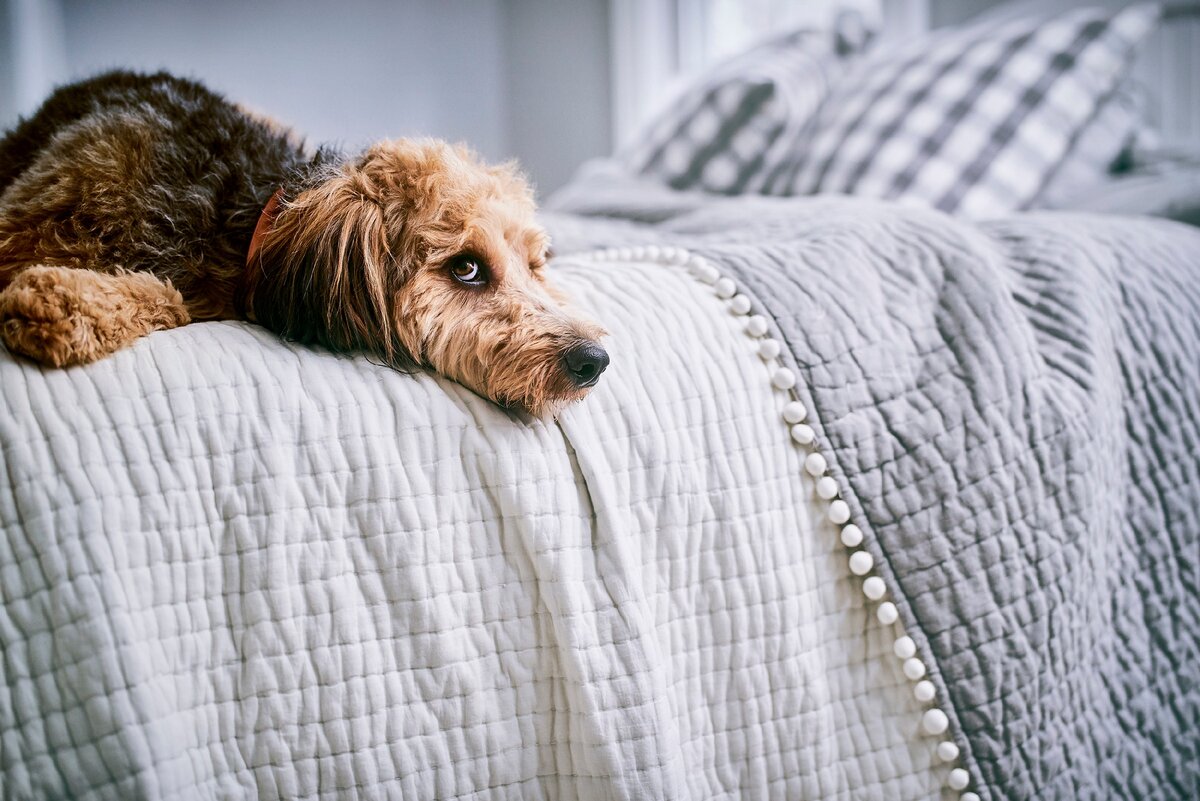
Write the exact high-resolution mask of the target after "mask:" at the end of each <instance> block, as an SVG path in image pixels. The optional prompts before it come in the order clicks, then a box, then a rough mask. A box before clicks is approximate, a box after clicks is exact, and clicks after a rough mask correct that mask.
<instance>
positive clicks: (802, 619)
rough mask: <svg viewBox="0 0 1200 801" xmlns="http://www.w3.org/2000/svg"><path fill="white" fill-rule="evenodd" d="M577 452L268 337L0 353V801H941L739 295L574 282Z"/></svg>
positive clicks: (217, 330)
mask: <svg viewBox="0 0 1200 801" xmlns="http://www.w3.org/2000/svg"><path fill="white" fill-rule="evenodd" d="M556 270H557V273H558V275H559V277H560V280H561V282H562V283H563V285H564V287H565V288H566V289H567V290H568V291H569V292H570V293H572V294H573V295H574V296H575V297H576V299H577V300H578V301H579V303H580V305H581V306H583V307H585V308H588V309H590V310H591V312H592V313H593V314H594V315H595V316H596V317H597V318H598V319H599V320H601V321H602V322H603V323H604V324H605V325H606V327H607V328H608V329H609V330H610V331H611V337H610V339H609V340H608V345H609V349H610V352H611V354H612V357H613V363H612V366H611V367H610V368H609V370H608V372H607V373H606V374H605V375H604V378H603V379H602V380H601V382H600V385H599V387H598V388H597V389H596V390H595V391H594V392H593V393H592V395H591V396H590V397H589V398H588V400H586V401H585V402H584V403H582V404H580V405H578V406H576V407H574V408H572V409H571V410H569V411H568V412H567V413H566V414H565V415H564V416H563V417H562V419H561V420H560V421H559V422H558V423H557V424H555V423H546V422H541V421H536V420H530V419H519V418H518V417H517V416H515V415H511V414H509V413H507V412H505V411H502V410H500V409H498V408H497V407H495V406H493V405H491V404H489V403H488V402H486V401H484V400H482V399H480V398H478V397H476V396H474V395H472V394H471V393H470V392H468V391H466V390H464V389H462V388H460V387H458V386H457V385H455V384H453V383H451V382H449V381H445V380H442V379H440V378H437V377H434V376H431V375H428V374H423V373H418V374H416V375H403V374H400V373H396V372H393V371H391V370H388V369H386V368H383V367H379V366H376V365H373V364H371V363H370V362H368V361H367V360H366V359H364V358H351V357H345V356H342V357H339V356H333V355H330V354H328V353H325V352H319V351H316V350H312V349H308V348H303V347H295V346H289V345H285V344H282V343H280V342H279V341H277V340H276V339H275V338H274V337H273V336H272V335H270V334H268V333H267V332H265V331H263V330H261V329H258V328H255V327H251V326H246V325H238V324H205V325H193V326H188V327H186V328H183V329H181V330H178V331H173V332H167V333H160V334H155V335H153V336H151V337H149V338H147V339H145V340H144V341H142V342H141V343H139V344H138V345H137V346H136V347H134V348H133V349H131V350H129V351H127V352H124V353H121V354H119V355H117V356H116V357H115V358H112V359H109V360H107V361H104V362H102V363H99V364H95V365H92V366H89V367H86V368H78V369H71V370H62V371H57V370H42V369H40V368H37V367H35V366H32V365H30V364H28V363H25V362H19V361H16V360H14V359H13V358H12V357H11V356H9V355H8V354H6V353H4V352H3V351H2V350H0V448H2V450H0V454H2V458H3V471H2V472H0V527H2V529H3V534H2V536H0V601H2V606H0V647H2V649H3V652H2V654H0V798H3V799H42V798H68V797H69V798H78V799H90V798H112V799H142V798H146V799H149V798H188V799H191V798H203V799H232V798H288V799H293V798H330V799H333V798H350V797H361V798H372V799H373V798H399V797H403V798H413V799H432V798H514V799H536V798H546V799H606V798H621V799H642V798H677V799H701V798H766V797H770V798H788V799H851V798H853V799H888V800H889V801H890V800H892V799H905V798H935V797H938V794H939V790H938V789H937V788H938V787H939V786H940V785H941V783H942V779H943V778H944V777H942V776H940V775H939V772H940V771H944V770H945V768H939V767H936V766H934V765H933V762H934V760H933V758H932V756H931V745H932V744H931V743H930V742H929V741H928V740H923V739H922V738H920V737H919V736H918V734H917V729H918V726H919V721H920V710H921V706H920V705H918V704H917V702H916V701H915V700H914V699H913V698H912V697H911V683H910V682H909V681H908V680H907V679H905V678H904V676H903V675H902V674H901V672H900V670H899V664H898V661H897V660H896V659H895V658H894V657H892V655H891V653H890V646H891V643H890V636H889V635H888V634H886V633H885V630H884V628H883V627H881V626H879V625H878V624H877V623H875V622H874V621H873V620H872V619H869V617H868V610H867V609H866V607H865V603H864V599H863V596H862V593H861V590H860V586H861V582H860V581H859V580H858V579H854V578H852V577H851V576H850V575H849V573H848V571H847V569H846V553H845V550H844V548H842V546H841V545H840V544H839V543H838V542H837V538H836V535H835V532H834V527H833V526H832V525H830V524H829V523H827V522H826V521H825V520H824V519H823V518H819V517H818V514H819V511H820V509H821V508H823V507H822V505H820V503H821V502H818V501H817V500H816V498H815V496H814V494H813V491H812V485H811V482H810V481H809V479H808V478H807V476H806V475H804V474H803V470H802V465H801V459H802V457H803V452H802V451H800V450H799V449H798V448H797V447H796V446H795V445H794V444H793V443H792V442H790V440H789V438H788V436H787V430H786V428H785V427H784V426H783V425H782V424H781V422H780V420H779V407H780V403H781V400H780V397H781V396H780V395H779V394H778V393H777V392H775V391H774V390H772V389H771V387H770V385H769V382H768V373H767V371H766V369H765V368H764V366H763V364H762V362H761V361H760V360H759V359H758V357H757V356H756V355H755V353H754V343H753V342H752V341H751V340H749V339H748V338H747V337H746V336H745V335H744V334H743V333H742V332H741V323H740V322H739V321H738V320H737V319H735V318H734V317H732V316H731V315H730V314H729V313H728V312H727V311H726V310H725V307H724V305H723V304H722V303H720V302H719V301H718V300H716V299H715V298H714V297H713V295H712V291H711V289H709V288H708V287H705V286H703V285H702V284H699V283H697V282H695V281H693V280H692V279H691V278H690V277H688V276H687V275H686V273H684V272H683V271H682V270H675V269H672V268H667V267H663V266H658V265H637V264H611V263H610V264H604V265H591V266H583V265H571V264H565V263H564V264H562V265H560V266H559V267H557V268H556Z"/></svg>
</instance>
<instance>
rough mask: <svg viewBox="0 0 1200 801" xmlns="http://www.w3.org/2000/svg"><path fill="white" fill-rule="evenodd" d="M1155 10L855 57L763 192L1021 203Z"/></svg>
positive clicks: (949, 34)
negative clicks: (830, 193)
mask: <svg viewBox="0 0 1200 801" xmlns="http://www.w3.org/2000/svg"><path fill="white" fill-rule="evenodd" d="M1157 18H1158V9H1157V7H1156V6H1152V5H1140V6H1133V7H1131V8H1128V9H1125V10H1124V11H1121V12H1119V13H1117V14H1115V15H1110V14H1109V13H1106V12H1103V11H1098V10H1095V9H1085V10H1082V11H1074V12H1071V13H1068V14H1064V15H1061V16H1058V17H1055V18H1053V19H1050V20H1028V19H1026V20H1018V21H1016V22H1012V23H1009V24H1007V25H1002V26H999V27H996V26H993V25H976V26H971V27H967V28H957V29H948V30H945V31H939V32H937V33H935V34H933V35H931V36H929V37H925V38H923V39H922V40H920V41H917V42H913V43H911V44H910V45H908V46H905V47H903V48H901V49H893V50H889V51H880V52H878V53H875V54H868V55H867V56H865V57H864V58H863V59H861V60H860V62H859V63H858V64H856V65H855V67H854V68H853V70H852V71H851V73H850V74H848V75H847V76H846V78H845V79H844V80H842V81H840V82H839V83H838V84H837V85H836V86H835V87H833V89H831V91H830V92H829V94H828V97H826V99H825V102H824V104H823V106H822V108H821V110H820V111H819V113H818V114H817V116H816V118H815V119H814V121H813V125H812V127H811V129H809V130H806V131H804V132H803V134H802V135H801V136H800V137H798V138H797V139H796V140H795V141H793V143H792V147H790V148H789V149H788V152H787V155H786V156H785V157H784V158H783V159H781V160H780V161H779V162H778V163H776V164H772V165H769V166H768V168H767V173H768V174H767V176H766V179H765V182H764V191H766V192H768V193H770V194H786V195H799V194H813V193H818V192H833V193H846V194H853V195H865V196H870V197H878V198H891V199H903V200H913V201H919V202H921V203H924V204H928V205H931V206H934V207H936V208H939V209H942V210H943V211H947V212H951V213H960V214H962V215H964V216H968V217H987V216H992V215H996V214H1003V213H1006V212H1009V211H1012V210H1015V209H1021V208H1026V207H1028V206H1029V205H1030V204H1031V202H1032V201H1033V200H1034V199H1035V198H1036V197H1037V195H1038V193H1039V192H1040V191H1041V189H1042V187H1043V186H1044V184H1045V183H1046V181H1047V180H1048V179H1049V177H1050V176H1051V175H1052V174H1053V173H1054V172H1055V171H1056V169H1057V168H1058V166H1059V165H1060V163H1061V161H1062V160H1063V158H1064V156H1066V154H1067V153H1068V152H1069V151H1070V149H1071V145H1072V143H1073V142H1074V141H1076V139H1077V138H1078V137H1079V136H1080V134H1081V133H1082V132H1083V131H1084V129H1085V128H1086V127H1087V125H1088V123H1089V122H1090V121H1092V120H1093V118H1094V117H1095V116H1096V113H1097V111H1098V110H1099V108H1100V107H1101V105H1102V104H1103V103H1104V101H1105V100H1107V99H1108V98H1109V96H1110V95H1111V94H1112V93H1113V92H1114V89H1115V87H1116V86H1117V85H1118V84H1119V82H1120V81H1121V79H1122V78H1123V76H1124V73H1125V71H1126V69H1127V67H1128V64H1129V61H1130V59H1131V57H1132V55H1133V51H1134V48H1135V47H1136V45H1137V44H1138V43H1139V42H1141V41H1142V39H1144V38H1145V37H1146V36H1147V34H1149V32H1150V31H1151V30H1152V29H1153V27H1154V25H1155V23H1156V22H1157Z"/></svg>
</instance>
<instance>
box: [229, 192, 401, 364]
mask: <svg viewBox="0 0 1200 801" xmlns="http://www.w3.org/2000/svg"><path fill="white" fill-rule="evenodd" d="M361 180H362V177H361V176H351V175H345V174H340V175H337V176H335V177H334V178H331V179H330V180H327V181H325V182H324V183H322V184H321V185H319V186H317V187H314V188H312V189H308V190H305V191H303V192H301V193H300V194H299V195H298V196H297V197H296V198H295V199H294V200H292V201H290V202H286V203H285V204H284V205H283V208H282V210H281V211H280V212H279V215H278V216H277V217H276V218H275V222H274V224H273V225H272V227H271V230H270V231H269V232H268V233H267V234H266V235H264V237H263V240H262V243H261V245H260V247H259V249H258V251H257V253H256V254H255V257H254V259H253V261H252V263H251V264H250V265H248V268H247V269H248V270H249V274H248V276H247V292H246V311H247V313H248V314H247V316H248V317H250V319H251V320H253V321H255V322H258V323H260V324H261V325H263V326H265V327H267V328H269V329H271V330H272V331H275V332H276V333H278V334H280V335H281V336H283V337H284V338H286V339H292V340H296V341H298V342H311V343H318V344H321V345H325V346H327V347H329V348H333V349H336V350H343V351H344V350H356V349H364V350H368V351H370V352H372V353H374V354H375V355H377V356H379V357H381V358H383V359H384V360H385V362H386V363H388V364H390V365H392V366H398V367H401V366H410V365H411V360H410V359H409V357H408V355H407V354H406V353H405V352H404V349H403V347H402V346H401V344H400V340H399V338H398V336H397V332H396V323H395V320H394V319H393V317H392V305H393V304H392V298H394V296H395V291H396V289H397V288H398V287H397V286H396V282H397V280H398V279H397V270H396V268H395V265H394V259H393V255H392V252H391V248H390V246H389V243H388V236H387V228H386V225H385V222H384V215H383V209H382V208H381V207H380V206H379V204H378V203H376V202H375V201H374V200H372V199H371V198H370V197H368V196H367V194H366V193H365V192H364V191H362V187H361V185H360V184H361Z"/></svg>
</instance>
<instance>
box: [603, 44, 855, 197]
mask: <svg viewBox="0 0 1200 801" xmlns="http://www.w3.org/2000/svg"><path fill="white" fill-rule="evenodd" d="M865 39H866V34H865V33H864V34H863V35H861V36H857V35H856V36H855V38H854V39H851V38H849V37H847V36H846V35H844V34H839V33H837V32H833V33H831V32H828V31H820V32H818V31H809V30H804V31H796V32H793V33H790V34H787V35H785V36H782V37H780V38H777V39H775V40H773V41H770V42H767V43H765V44H763V45H760V46H759V47H756V48H753V49H752V50H750V51H748V52H746V53H744V54H742V55H740V56H737V57H735V58H734V59H732V60H730V61H727V62H725V63H723V64H721V65H720V66H718V67H716V68H714V69H713V70H712V71H711V72H710V73H709V74H708V76H706V77H705V78H703V79H701V80H700V81H699V82H698V84H697V85H696V86H695V87H694V88H692V89H691V90H690V91H688V92H686V93H685V94H684V95H683V96H682V97H681V98H680V99H679V100H678V101H676V102H675V103H674V104H672V105H671V106H670V108H668V109H667V111H666V112H664V113H663V114H661V115H659V117H658V118H657V119H655V120H654V121H653V122H651V124H650V125H649V126H647V128H646V130H645V131H643V132H642V134H641V135H640V136H639V137H638V139H637V141H635V143H634V144H633V145H632V146H631V147H630V148H628V149H626V150H625V152H623V153H619V154H618V156H617V158H618V160H619V161H621V162H623V163H624V164H625V166H626V167H627V168H628V169H630V170H632V171H633V172H635V173H640V174H642V175H646V176H650V177H654V178H658V179H659V180H662V181H663V182H665V183H667V184H668V185H670V186H672V187H674V188H675V189H702V190H705V191H709V192H718V193H722V194H739V193H742V192H745V191H748V190H752V189H756V188H757V186H758V185H761V179H762V177H763V168H764V165H766V164H768V163H770V162H771V160H772V158H775V159H778V158H779V157H780V155H778V154H774V151H775V150H776V149H777V148H778V147H779V146H781V145H785V144H786V143H787V142H789V141H792V140H793V139H794V138H795V137H796V136H797V135H798V134H799V133H800V131H801V130H802V129H803V127H804V125H805V124H807V123H808V122H810V121H811V120H812V118H813V115H814V114H815V113H816V110H817V109H818V108H819V107H820V104H821V101H822V99H823V98H824V97H825V93H826V92H827V91H828V88H829V73H830V70H831V68H833V67H834V65H836V64H838V63H839V59H840V58H841V57H842V56H844V55H846V54H847V52H852V51H854V50H856V49H857V48H860V47H861V46H862V44H863V43H864V42H865Z"/></svg>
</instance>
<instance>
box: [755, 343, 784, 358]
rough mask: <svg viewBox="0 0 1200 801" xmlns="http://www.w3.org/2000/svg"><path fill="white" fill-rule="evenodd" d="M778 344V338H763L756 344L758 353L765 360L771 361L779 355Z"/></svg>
mask: <svg viewBox="0 0 1200 801" xmlns="http://www.w3.org/2000/svg"><path fill="white" fill-rule="evenodd" d="M779 350H780V345H779V342H778V340H774V339H764V340H763V341H762V342H760V343H759V345H758V355H759V356H761V357H762V358H763V359H765V360H766V361H771V359H774V358H775V357H776V356H778V355H779Z"/></svg>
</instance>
